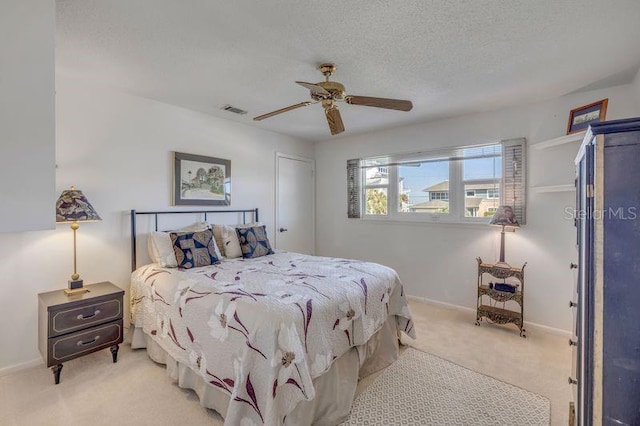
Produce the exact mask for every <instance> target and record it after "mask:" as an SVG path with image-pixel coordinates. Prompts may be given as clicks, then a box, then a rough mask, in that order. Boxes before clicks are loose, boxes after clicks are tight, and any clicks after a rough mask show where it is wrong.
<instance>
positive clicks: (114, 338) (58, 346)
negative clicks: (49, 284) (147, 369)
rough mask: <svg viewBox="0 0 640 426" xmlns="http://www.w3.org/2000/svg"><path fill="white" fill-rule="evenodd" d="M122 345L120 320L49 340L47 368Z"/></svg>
mask: <svg viewBox="0 0 640 426" xmlns="http://www.w3.org/2000/svg"><path fill="white" fill-rule="evenodd" d="M119 343H122V319H120V320H117V321H114V322H111V323H108V324H103V325H98V326H95V327H92V328H89V329H87V330H82V331H79V332H77V333H71V334H67V335H65V336H59V337H53V338H51V339H49V348H50V352H49V356H48V360H47V361H48V362H47V364H48V365H49V366H51V365H54V364H60V363H62V362H64V361H68V360H70V359H73V358H76V357H78V356H81V355H86V354H88V353H90V352H94V351H98V350H100V349H104V348H107V347H110V346H114V345H117V344H119Z"/></svg>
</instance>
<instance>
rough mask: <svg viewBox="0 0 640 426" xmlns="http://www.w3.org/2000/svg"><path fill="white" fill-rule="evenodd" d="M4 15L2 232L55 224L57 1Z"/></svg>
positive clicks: (0, 58) (28, 4)
mask: <svg viewBox="0 0 640 426" xmlns="http://www.w3.org/2000/svg"><path fill="white" fill-rule="evenodd" d="M1 10H2V11H1V12H0V181H2V185H0V232H15V231H25V230H36V229H52V228H53V226H54V223H55V198H54V197H55V178H54V173H55V172H54V170H55V169H54V158H55V141H54V136H55V115H54V33H55V6H54V1H53V0H37V1H24V0H4V1H3V2H2V7H1Z"/></svg>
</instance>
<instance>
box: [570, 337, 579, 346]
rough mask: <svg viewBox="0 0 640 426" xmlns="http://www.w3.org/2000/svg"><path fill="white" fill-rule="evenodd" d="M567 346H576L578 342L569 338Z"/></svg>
mask: <svg viewBox="0 0 640 426" xmlns="http://www.w3.org/2000/svg"><path fill="white" fill-rule="evenodd" d="M569 346H578V342H576V341H575V340H573V339H569Z"/></svg>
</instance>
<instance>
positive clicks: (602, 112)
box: [567, 98, 609, 135]
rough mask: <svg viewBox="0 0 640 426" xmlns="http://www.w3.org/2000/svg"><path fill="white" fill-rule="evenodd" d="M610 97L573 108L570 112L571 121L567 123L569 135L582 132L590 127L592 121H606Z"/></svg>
mask: <svg viewBox="0 0 640 426" xmlns="http://www.w3.org/2000/svg"><path fill="white" fill-rule="evenodd" d="M608 102H609V99H608V98H607V99H602V100H600V101H597V102H594V103H591V104H589V105H585V106H581V107H578V108H575V109H572V110H571V112H570V113H569V122H568V123H567V135H570V134H572V133H577V132H582V131H583V130H586V129H587V128H588V127H589V124H591V123H597V122H599V121H604V120H605V118H606V115H607V103H608Z"/></svg>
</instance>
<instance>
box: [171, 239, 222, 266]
mask: <svg viewBox="0 0 640 426" xmlns="http://www.w3.org/2000/svg"><path fill="white" fill-rule="evenodd" d="M169 235H170V236H171V242H172V243H173V251H174V252H175V254H176V261H177V263H178V267H179V268H184V269H190V268H197V267H199V266H208V265H213V264H215V263H218V262H220V259H219V258H218V257H217V256H216V249H215V246H216V242H215V240H214V239H213V232H212V231H211V229H207V230H206V231H199V232H180V233H178V232H172V233H171V234H169Z"/></svg>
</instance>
